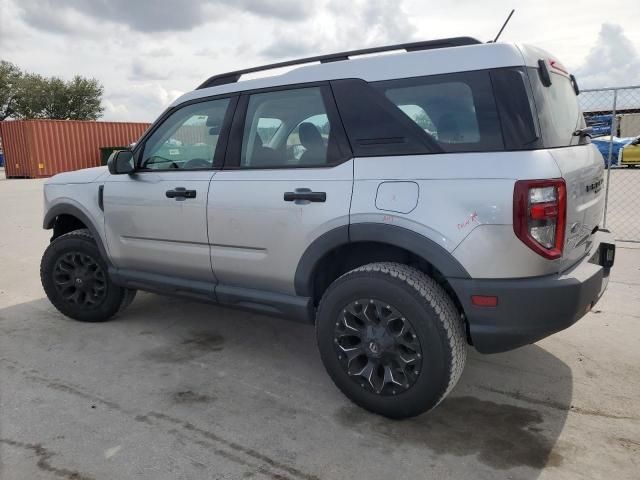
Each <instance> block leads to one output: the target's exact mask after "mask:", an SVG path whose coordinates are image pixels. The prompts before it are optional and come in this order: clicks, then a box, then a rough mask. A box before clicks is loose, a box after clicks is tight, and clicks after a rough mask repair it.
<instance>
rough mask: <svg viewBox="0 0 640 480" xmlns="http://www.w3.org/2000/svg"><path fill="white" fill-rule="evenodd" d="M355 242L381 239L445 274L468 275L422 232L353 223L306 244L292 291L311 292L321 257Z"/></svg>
mask: <svg viewBox="0 0 640 480" xmlns="http://www.w3.org/2000/svg"><path fill="white" fill-rule="evenodd" d="M358 242H377V243H384V244H387V245H392V246H395V247H399V248H402V249H404V250H407V251H409V252H411V253H413V254H414V255H417V256H418V257H420V258H423V259H424V260H425V261H427V262H429V263H430V264H431V265H433V267H434V268H436V269H437V270H438V271H439V272H440V273H441V274H442V275H443V276H444V277H445V278H463V279H469V278H471V277H470V275H469V273H468V272H467V271H466V270H465V268H464V267H463V266H462V265H461V264H460V262H458V261H457V260H456V259H455V258H454V257H453V255H451V253H449V252H448V251H447V250H445V249H444V248H443V247H442V246H440V245H438V244H437V243H436V242H434V241H433V240H431V239H429V238H427V237H425V236H424V235H421V234H419V233H416V232H414V231H412V230H409V229H407V228H404V227H399V226H397V225H388V224H385V223H353V224H351V225H343V226H340V227H337V228H335V229H333V230H329V231H328V232H326V233H324V234H323V235H321V236H319V237H318V238H317V239H316V240H314V241H313V242H312V243H311V245H309V247H307V249H306V250H305V252H304V253H303V254H302V257H301V258H300V261H299V262H298V267H297V268H296V273H295V278H294V286H295V290H296V294H297V295H301V296H305V297H309V296H312V295H313V275H314V272H315V269H316V267H317V265H318V263H319V262H320V261H321V260H322V258H323V257H324V256H325V255H326V254H328V253H329V252H331V251H332V250H334V249H336V248H338V247H340V246H342V245H346V244H348V243H358Z"/></svg>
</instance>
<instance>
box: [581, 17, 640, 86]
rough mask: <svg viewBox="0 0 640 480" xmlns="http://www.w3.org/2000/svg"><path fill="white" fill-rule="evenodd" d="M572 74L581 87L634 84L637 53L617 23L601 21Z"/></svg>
mask: <svg viewBox="0 0 640 480" xmlns="http://www.w3.org/2000/svg"><path fill="white" fill-rule="evenodd" d="M575 75H576V78H577V79H578V81H579V83H580V86H581V87H583V88H596V87H621V86H628V85H638V84H640V54H639V53H638V50H637V48H636V47H635V46H634V45H633V44H632V43H631V41H630V40H629V38H628V37H626V36H625V34H624V31H623V29H622V27H621V26H620V25H615V24H612V23H604V24H602V28H601V29H600V33H599V34H598V39H597V40H596V42H595V45H594V46H593V47H592V48H591V51H590V52H589V54H588V55H587V57H586V58H585V61H584V63H583V64H582V65H581V66H580V67H579V68H578V69H577V70H576V72H575Z"/></svg>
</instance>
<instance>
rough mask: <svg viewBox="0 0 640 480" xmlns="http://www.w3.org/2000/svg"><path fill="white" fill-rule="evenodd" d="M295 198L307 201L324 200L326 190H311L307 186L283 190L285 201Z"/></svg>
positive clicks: (291, 200)
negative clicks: (287, 190)
mask: <svg viewBox="0 0 640 480" xmlns="http://www.w3.org/2000/svg"><path fill="white" fill-rule="evenodd" d="M296 200H306V201H308V202H326V201H327V193H326V192H312V191H311V190H310V189H308V188H297V189H296V191H295V192H284V201H285V202H295V201H296Z"/></svg>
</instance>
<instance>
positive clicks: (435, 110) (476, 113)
mask: <svg viewBox="0 0 640 480" xmlns="http://www.w3.org/2000/svg"><path fill="white" fill-rule="evenodd" d="M376 87H377V88H379V89H380V90H381V91H382V92H383V93H384V95H385V96H386V98H387V99H389V100H390V101H391V102H392V103H393V104H394V105H395V106H396V107H398V108H399V109H400V110H402V111H403V112H404V113H405V115H407V116H408V117H409V118H410V119H411V120H413V121H414V122H415V123H416V124H417V125H418V126H419V127H420V128H421V129H423V130H424V131H425V132H426V133H428V134H429V135H430V136H431V137H433V138H434V139H435V140H436V141H437V143H438V145H439V146H440V147H441V148H442V150H443V151H445V152H460V151H486V150H498V149H502V148H504V147H503V143H502V131H501V128H500V122H499V120H498V113H497V110H496V105H495V100H494V98H493V90H492V88H491V81H490V79H489V74H488V72H466V73H456V74H447V75H434V76H429V77H419V78H410V79H402V80H391V81H385V82H378V83H377V84H376Z"/></svg>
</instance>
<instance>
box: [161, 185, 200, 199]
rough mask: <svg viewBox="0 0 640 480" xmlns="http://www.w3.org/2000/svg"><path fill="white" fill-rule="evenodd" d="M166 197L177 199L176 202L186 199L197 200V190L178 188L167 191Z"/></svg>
mask: <svg viewBox="0 0 640 480" xmlns="http://www.w3.org/2000/svg"><path fill="white" fill-rule="evenodd" d="M165 195H166V196H167V198H175V199H176V200H181V199H182V200H184V199H185V198H196V191H195V190H187V189H186V188H184V187H176V188H175V189H173V190H167V191H166V193H165Z"/></svg>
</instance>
